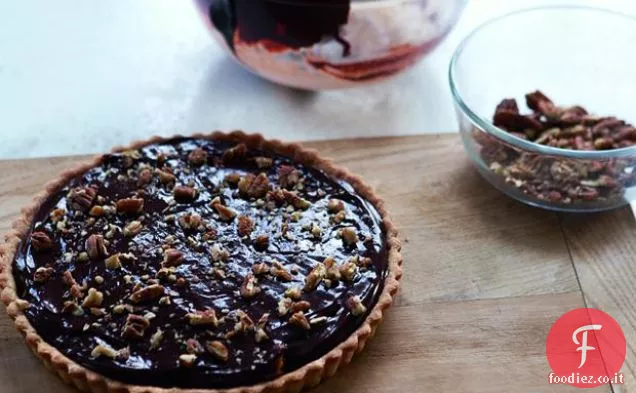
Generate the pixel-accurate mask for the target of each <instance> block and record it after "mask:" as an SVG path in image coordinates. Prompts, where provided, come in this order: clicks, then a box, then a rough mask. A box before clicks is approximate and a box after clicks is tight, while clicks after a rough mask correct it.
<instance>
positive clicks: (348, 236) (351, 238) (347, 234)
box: [340, 227, 358, 246]
mask: <svg viewBox="0 0 636 393" xmlns="http://www.w3.org/2000/svg"><path fill="white" fill-rule="evenodd" d="M340 235H341V236H342V240H344V242H345V243H346V244H348V245H350V246H352V245H354V244H356V243H357V242H358V233H357V232H356V229H355V228H354V227H346V228H342V229H341V230H340Z"/></svg>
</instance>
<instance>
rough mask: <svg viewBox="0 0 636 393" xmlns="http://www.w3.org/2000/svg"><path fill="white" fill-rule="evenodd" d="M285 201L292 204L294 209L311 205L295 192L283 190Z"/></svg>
mask: <svg viewBox="0 0 636 393" xmlns="http://www.w3.org/2000/svg"><path fill="white" fill-rule="evenodd" d="M283 195H284V197H285V201H287V202H288V203H289V204H291V205H292V206H294V207H295V208H296V209H303V210H304V209H307V208H309V206H311V203H310V202H309V201H307V200H305V199H303V198H301V197H299V196H298V194H296V193H295V192H290V191H287V190H283Z"/></svg>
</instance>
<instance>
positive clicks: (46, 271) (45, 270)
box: [33, 267, 55, 282]
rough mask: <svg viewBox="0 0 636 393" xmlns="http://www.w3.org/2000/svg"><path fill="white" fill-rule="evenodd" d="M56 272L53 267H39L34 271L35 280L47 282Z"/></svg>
mask: <svg viewBox="0 0 636 393" xmlns="http://www.w3.org/2000/svg"><path fill="white" fill-rule="evenodd" d="M54 272H55V270H54V269H53V268H52V267H39V268H37V269H36V270H35V273H33V281H35V282H47V281H48V280H49V278H51V276H52V275H53V273H54Z"/></svg>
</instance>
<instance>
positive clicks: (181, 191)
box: [172, 186, 198, 203]
mask: <svg viewBox="0 0 636 393" xmlns="http://www.w3.org/2000/svg"><path fill="white" fill-rule="evenodd" d="M172 195H173V196H174V200H175V201H177V202H179V203H189V202H193V201H195V200H196V199H197V197H198V192H197V190H196V189H194V188H192V187H188V186H176V187H175V188H174V190H172Z"/></svg>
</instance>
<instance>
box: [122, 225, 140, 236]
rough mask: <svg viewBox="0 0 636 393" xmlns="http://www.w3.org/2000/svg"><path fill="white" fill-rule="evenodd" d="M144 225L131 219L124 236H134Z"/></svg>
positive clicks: (125, 228)
mask: <svg viewBox="0 0 636 393" xmlns="http://www.w3.org/2000/svg"><path fill="white" fill-rule="evenodd" d="M143 228H144V227H143V225H141V222H139V221H131V222H129V223H128V224H127V225H126V226H125V227H124V236H126V237H133V236H135V235H136V234H138V233H139V232H141V230H142V229H143Z"/></svg>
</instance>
